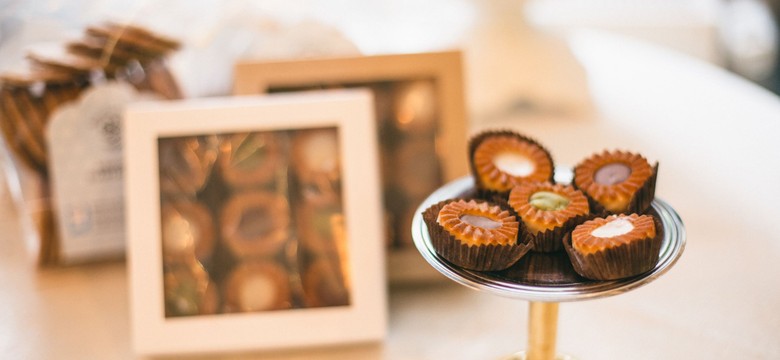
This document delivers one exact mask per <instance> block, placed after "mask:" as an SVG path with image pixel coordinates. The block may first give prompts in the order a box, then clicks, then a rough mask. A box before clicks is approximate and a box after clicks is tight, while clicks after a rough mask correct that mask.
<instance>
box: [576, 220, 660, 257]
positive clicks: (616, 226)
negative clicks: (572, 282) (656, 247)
mask: <svg viewBox="0 0 780 360" xmlns="http://www.w3.org/2000/svg"><path fill="white" fill-rule="evenodd" d="M655 236H656V229H655V223H654V222H653V218H652V217H651V216H649V215H637V214H631V215H624V214H620V215H611V216H608V217H606V218H597V219H593V220H590V221H586V222H585V223H583V224H582V225H579V226H577V227H576V228H575V229H574V231H573V232H572V234H571V245H572V248H574V250H575V251H577V252H579V253H581V254H586V255H587V254H594V253H597V252H600V251H604V250H606V249H610V248H615V247H618V246H621V245H625V244H629V243H631V242H635V241H642V240H646V239H653V238H655Z"/></svg>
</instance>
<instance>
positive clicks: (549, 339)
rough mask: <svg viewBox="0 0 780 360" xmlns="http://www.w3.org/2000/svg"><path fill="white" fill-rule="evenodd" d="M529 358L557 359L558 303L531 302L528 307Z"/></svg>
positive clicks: (541, 359)
mask: <svg viewBox="0 0 780 360" xmlns="http://www.w3.org/2000/svg"><path fill="white" fill-rule="evenodd" d="M528 315H529V316H528V353H527V359H528V360H553V359H555V337H556V334H557V332H558V303H555V302H533V301H532V302H531V303H530V306H529V309H528Z"/></svg>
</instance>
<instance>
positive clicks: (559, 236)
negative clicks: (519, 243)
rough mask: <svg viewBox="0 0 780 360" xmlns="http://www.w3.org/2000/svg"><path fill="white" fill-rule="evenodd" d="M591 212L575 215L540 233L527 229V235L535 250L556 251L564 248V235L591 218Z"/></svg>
mask: <svg viewBox="0 0 780 360" xmlns="http://www.w3.org/2000/svg"><path fill="white" fill-rule="evenodd" d="M591 218H592V216H591V215H590V214H585V215H579V216H575V217H573V218H571V219H569V220H567V221H566V222H565V223H563V225H561V226H559V227H556V228H553V229H550V230H547V231H543V232H540V233H536V234H532V233H530V232H528V231H525V233H526V234H525V236H526V237H528V239H529V240H528V241H530V242H531V244H533V251H535V252H555V251H560V250H562V249H563V237H564V236H565V235H566V233H568V232H571V231H572V230H574V228H575V227H576V226H577V225H579V224H582V223H584V222H585V221H587V220H589V219H591Z"/></svg>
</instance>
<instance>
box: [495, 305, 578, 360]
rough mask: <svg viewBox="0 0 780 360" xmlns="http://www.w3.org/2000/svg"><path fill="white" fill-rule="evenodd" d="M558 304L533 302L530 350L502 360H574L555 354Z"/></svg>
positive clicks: (529, 312) (531, 307)
mask: <svg viewBox="0 0 780 360" xmlns="http://www.w3.org/2000/svg"><path fill="white" fill-rule="evenodd" d="M557 333H558V303H557V302H538V301H531V302H530V303H529V306H528V350H527V351H521V352H518V353H515V354H512V355H510V356H508V357H506V358H504V359H502V360H573V359H574V358H572V357H571V356H568V355H561V354H557V355H556V353H555V341H556V336H557Z"/></svg>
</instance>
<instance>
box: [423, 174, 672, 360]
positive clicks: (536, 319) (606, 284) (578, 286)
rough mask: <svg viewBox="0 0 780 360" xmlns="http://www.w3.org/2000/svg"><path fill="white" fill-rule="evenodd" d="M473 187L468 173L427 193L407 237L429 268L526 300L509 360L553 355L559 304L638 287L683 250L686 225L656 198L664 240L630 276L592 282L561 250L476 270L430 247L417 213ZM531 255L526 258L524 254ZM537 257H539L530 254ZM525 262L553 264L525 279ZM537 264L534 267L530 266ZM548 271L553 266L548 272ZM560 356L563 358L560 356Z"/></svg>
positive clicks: (536, 359) (662, 270)
mask: <svg viewBox="0 0 780 360" xmlns="http://www.w3.org/2000/svg"><path fill="white" fill-rule="evenodd" d="M473 187H474V182H473V179H472V178H471V177H463V178H460V179H458V180H455V181H453V182H450V183H448V184H446V185H444V186H443V187H441V188H439V189H438V190H436V191H435V192H434V193H432V194H431V195H430V196H429V197H428V198H427V199H425V201H424V202H423V203H422V204H421V205H420V207H419V208H418V210H417V212H416V213H415V216H414V219H413V220H412V237H413V239H414V244H415V246H417V250H419V251H420V254H422V256H423V258H425V260H426V261H428V263H429V264H431V266H433V268H435V269H436V270H438V271H439V272H441V273H442V274H444V275H445V276H446V277H448V278H450V279H451V280H453V281H455V282H457V283H459V284H461V285H464V286H467V287H469V288H472V289H475V290H479V291H484V292H488V293H491V294H495V295H499V296H505V297H511V298H517V299H522V300H527V301H529V302H530V306H529V320H528V349H527V351H525V352H522V353H518V354H515V355H513V356H512V357H510V359H530V360H543V359H544V360H549V359H555V358H556V351H555V341H556V334H557V327H558V303H560V302H566V301H581V300H588V299H596V298H602V297H607V296H613V295H618V294H622V293H624V292H627V291H629V290H632V289H636V288H638V287H640V286H643V285H645V284H647V283H649V282H651V281H653V280H655V279H656V278H658V277H659V276H661V275H662V274H664V273H665V272H666V271H668V270H669V269H670V268H671V267H672V265H674V264H675V262H677V259H679V258H680V255H682V252H683V249H684V248H685V227H684V226H683V223H682V220H681V219H680V216H679V215H677V212H675V211H674V209H673V208H672V207H671V206H669V204H667V203H666V202H664V201H662V200H660V199H658V198H656V199H655V200H654V201H653V203H652V209H651V210H650V211H651V212H652V213H653V215H656V216H657V217H658V218H659V219H660V221H661V224H662V225H663V229H662V231H663V244H662V246H661V254H660V257H659V259H658V263H657V264H656V265H655V267H654V268H653V269H652V270H650V271H648V272H646V273H644V274H641V275H637V276H635V277H631V278H627V279H621V280H612V281H593V280H587V279H583V278H581V277H579V276H578V275H576V273H574V270H573V268H571V265H570V264H569V263H568V261H567V259H568V258H566V257H565V256H566V255H565V253H560V254H552V255H545V254H534V253H529V254H528V255H526V256H525V257H523V258H522V259H520V262H518V264H517V265H515V266H513V267H512V268H510V269H508V270H504V271H500V272H480V271H472V270H466V269H463V268H460V267H458V266H456V265H453V264H452V263H450V262H448V261H447V260H445V259H444V258H442V257H440V256H439V255H438V254H437V253H436V251H435V250H434V248H433V244H432V243H431V238H430V235H429V234H428V227H427V226H426V224H425V222H424V221H423V219H422V213H423V211H425V209H427V208H428V207H430V206H431V205H433V204H435V203H437V202H440V201H443V200H446V199H451V198H455V197H463V196H468V193H469V191H471V190H472V189H473ZM529 255H530V256H529ZM534 257H538V258H534ZM524 261H539V263H544V264H553V265H552V266H553V267H555V266H558V267H559V269H554V272H551V273H550V274H541V275H540V276H537V277H536V278H528V277H527V276H526V275H527V272H524V269H527V268H528V267H525V268H524V264H523V262H524ZM534 267H535V268H536V266H534ZM551 271H553V270H551ZM558 358H559V359H566V358H567V357H565V356H559V357H558Z"/></svg>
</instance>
